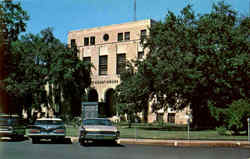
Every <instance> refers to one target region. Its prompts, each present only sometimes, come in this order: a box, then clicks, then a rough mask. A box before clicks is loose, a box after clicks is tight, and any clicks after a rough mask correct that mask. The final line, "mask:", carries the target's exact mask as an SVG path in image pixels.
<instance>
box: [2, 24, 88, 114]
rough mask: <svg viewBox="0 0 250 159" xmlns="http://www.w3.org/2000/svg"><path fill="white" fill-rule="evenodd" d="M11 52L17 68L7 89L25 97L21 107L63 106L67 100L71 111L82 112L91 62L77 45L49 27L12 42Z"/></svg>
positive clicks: (17, 96)
mask: <svg viewBox="0 0 250 159" xmlns="http://www.w3.org/2000/svg"><path fill="white" fill-rule="evenodd" d="M11 51H12V54H13V58H12V61H11V62H12V64H14V65H15V70H16V71H15V72H12V73H10V74H9V76H8V78H6V79H5V83H6V90H7V91H8V92H9V93H10V94H12V95H13V96H15V97H16V98H20V99H22V100H19V103H18V104H19V106H22V105H24V106H26V107H27V108H31V107H36V108H39V107H40V106H41V105H44V106H49V105H50V106H53V107H55V105H57V106H59V107H60V108H61V109H62V103H63V102H67V103H70V104H69V106H70V107H72V108H71V109H70V111H71V112H68V113H73V114H74V115H79V112H80V111H79V110H78V109H79V104H80V101H81V99H82V96H83V95H84V94H85V89H86V88H87V87H88V86H89V85H90V82H91V79H90V67H91V65H90V64H89V63H86V62H84V61H81V60H80V59H79V58H78V57H77V56H76V53H75V51H76V49H75V48H68V46H67V45H65V44H63V43H61V42H60V41H59V40H58V39H56V38H55V37H54V35H53V33H52V29H51V28H48V29H45V30H42V31H41V33H40V34H37V35H33V34H26V35H24V36H22V37H21V39H20V40H18V41H16V42H14V43H12V50H11ZM62 99H63V100H62ZM20 101H23V102H22V103H21V102H20ZM76 101H77V102H76ZM59 111H63V110H59Z"/></svg>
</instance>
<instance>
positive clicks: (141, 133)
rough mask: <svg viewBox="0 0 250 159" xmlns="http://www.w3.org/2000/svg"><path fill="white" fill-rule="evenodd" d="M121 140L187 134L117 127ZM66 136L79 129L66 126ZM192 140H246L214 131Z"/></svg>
mask: <svg viewBox="0 0 250 159" xmlns="http://www.w3.org/2000/svg"><path fill="white" fill-rule="evenodd" d="M118 129H119V130H120V134H121V138H137V139H168V140H174V139H188V133H187V131H186V130H185V131H184V130H166V129H160V128H159V129H157V128H154V129H148V127H146V128H145V127H144V126H136V127H132V128H128V126H118ZM66 132H67V136H78V134H79V128H76V127H73V126H67V129H66ZM190 139H192V140H247V135H240V136H233V135H218V133H217V132H216V131H215V130H202V131H190Z"/></svg>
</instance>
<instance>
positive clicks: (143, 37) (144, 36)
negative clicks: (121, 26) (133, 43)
mask: <svg viewBox="0 0 250 159" xmlns="http://www.w3.org/2000/svg"><path fill="white" fill-rule="evenodd" d="M146 37H147V30H146V29H144V30H141V39H145V38H146Z"/></svg>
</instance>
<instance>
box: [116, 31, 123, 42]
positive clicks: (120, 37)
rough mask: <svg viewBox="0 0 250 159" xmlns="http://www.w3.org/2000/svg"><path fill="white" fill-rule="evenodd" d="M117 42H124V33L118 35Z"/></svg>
mask: <svg viewBox="0 0 250 159" xmlns="http://www.w3.org/2000/svg"><path fill="white" fill-rule="evenodd" d="M117 40H118V41H122V40H123V33H118V35H117Z"/></svg>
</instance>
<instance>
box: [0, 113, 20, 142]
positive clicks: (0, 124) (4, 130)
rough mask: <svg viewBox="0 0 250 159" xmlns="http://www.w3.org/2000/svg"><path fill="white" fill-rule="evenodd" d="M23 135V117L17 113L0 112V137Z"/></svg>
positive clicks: (13, 137) (18, 137)
mask: <svg viewBox="0 0 250 159" xmlns="http://www.w3.org/2000/svg"><path fill="white" fill-rule="evenodd" d="M24 135H25V122H24V119H22V118H21V117H19V116H18V115H8V114H2V113H1V114H0V137H8V138H11V139H23V138H24Z"/></svg>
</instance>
